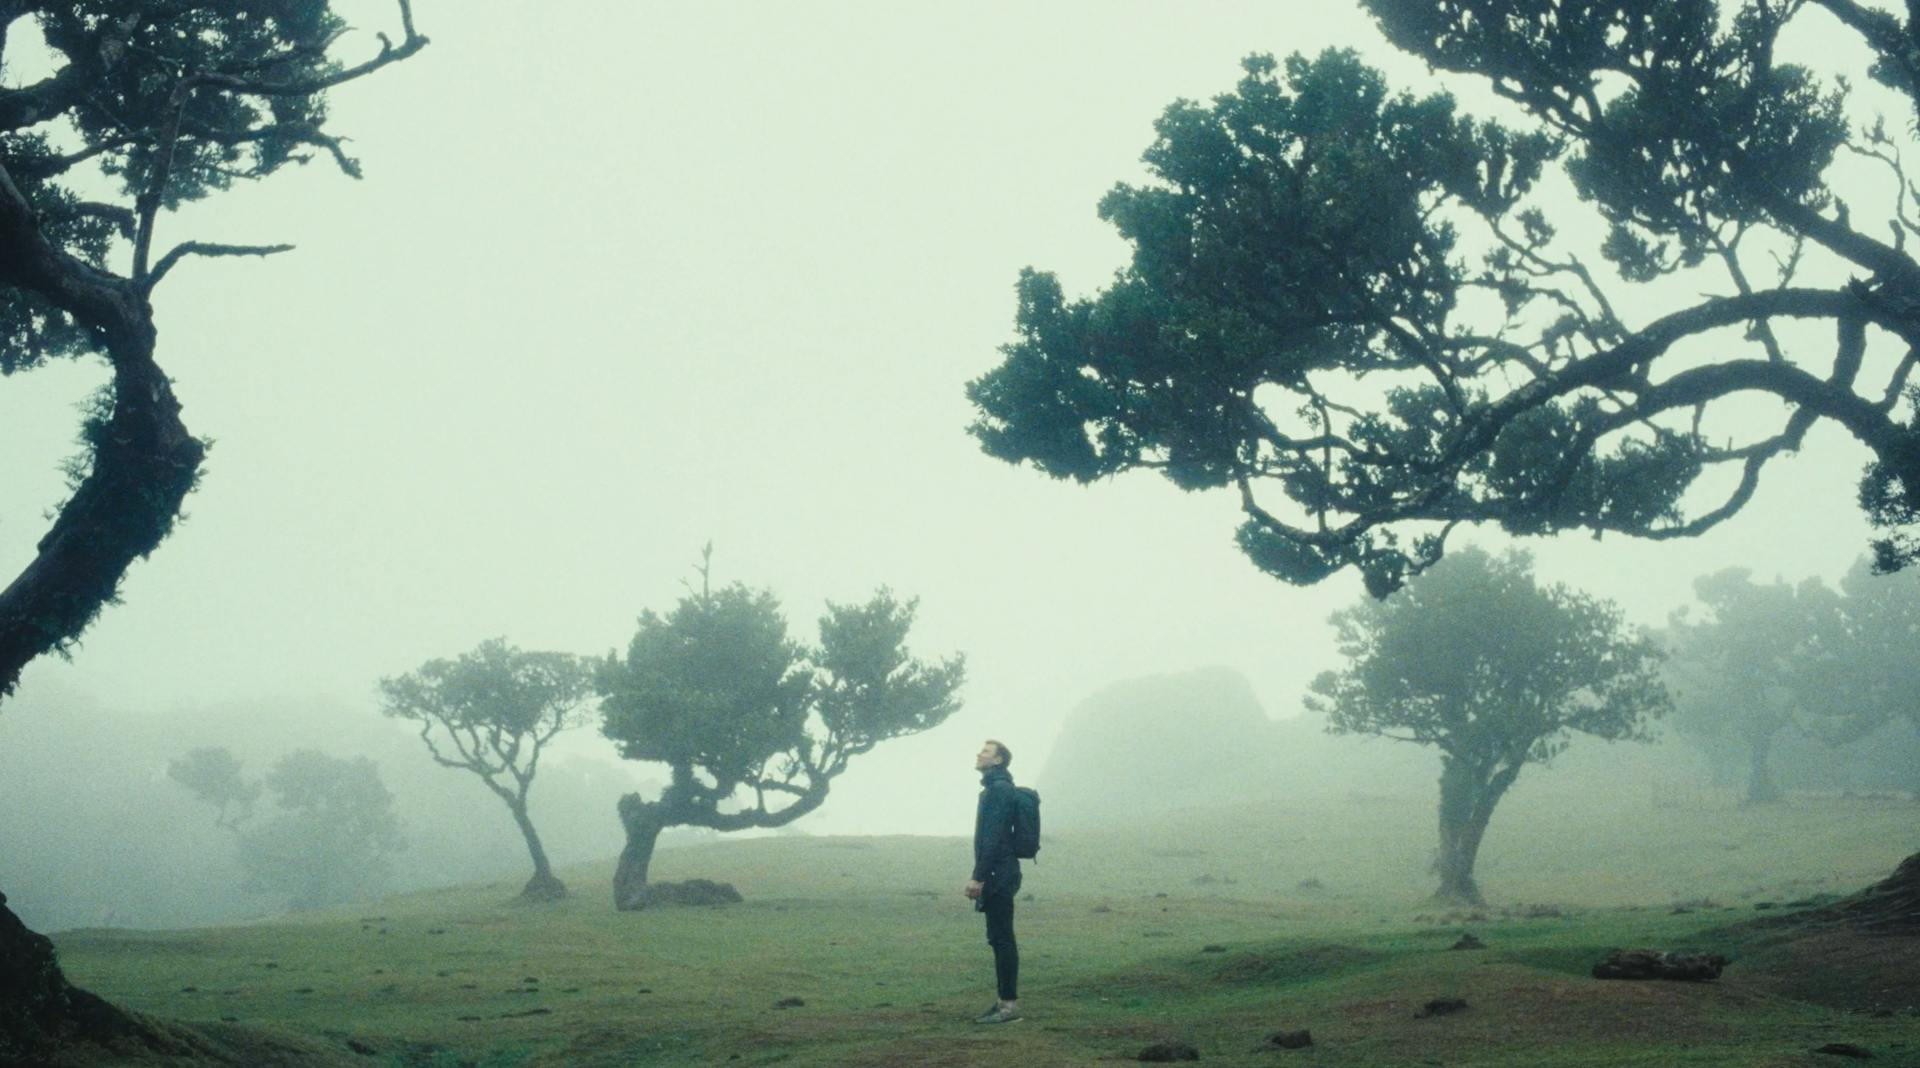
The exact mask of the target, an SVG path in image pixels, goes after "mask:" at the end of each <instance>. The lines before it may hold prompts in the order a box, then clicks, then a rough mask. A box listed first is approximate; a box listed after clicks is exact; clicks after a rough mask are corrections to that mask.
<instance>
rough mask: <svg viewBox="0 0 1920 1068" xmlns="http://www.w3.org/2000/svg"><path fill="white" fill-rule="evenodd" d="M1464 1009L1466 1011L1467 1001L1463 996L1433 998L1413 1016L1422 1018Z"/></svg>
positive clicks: (1445, 1014)
mask: <svg viewBox="0 0 1920 1068" xmlns="http://www.w3.org/2000/svg"><path fill="white" fill-rule="evenodd" d="M1465 1011H1467V1003H1466V1000H1465V999H1464V998H1434V999H1433V1000H1432V1001H1429V1002H1427V1003H1426V1005H1425V1006H1423V1007H1422V1008H1421V1009H1420V1011H1419V1012H1416V1013H1414V1014H1413V1018H1414V1019H1416V1020H1424V1019H1426V1018H1427V1017H1429V1016H1451V1015H1453V1014H1454V1013H1456V1012H1465Z"/></svg>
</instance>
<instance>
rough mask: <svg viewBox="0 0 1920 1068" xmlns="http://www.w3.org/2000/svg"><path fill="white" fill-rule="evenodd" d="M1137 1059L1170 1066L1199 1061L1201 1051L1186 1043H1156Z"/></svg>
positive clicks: (1143, 1051)
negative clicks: (1171, 1064) (1170, 1064)
mask: <svg viewBox="0 0 1920 1068" xmlns="http://www.w3.org/2000/svg"><path fill="white" fill-rule="evenodd" d="M1135 1059H1136V1060H1142V1061H1149V1062H1153V1063H1157V1064H1168V1063H1171V1062H1173V1061H1197V1060H1199V1059H1200V1051H1199V1050H1197V1049H1194V1048H1193V1047H1192V1046H1189V1045H1187V1044H1186V1043H1185V1042H1175V1041H1168V1042H1155V1043H1154V1044H1153V1045H1151V1046H1148V1047H1147V1048H1146V1049H1143V1050H1141V1051H1140V1056H1139V1057H1137V1058H1135Z"/></svg>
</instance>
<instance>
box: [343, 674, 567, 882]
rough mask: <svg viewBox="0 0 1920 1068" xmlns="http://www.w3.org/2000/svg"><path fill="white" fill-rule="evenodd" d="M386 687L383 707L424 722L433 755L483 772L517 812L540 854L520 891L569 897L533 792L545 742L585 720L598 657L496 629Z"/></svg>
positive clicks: (533, 851)
mask: <svg viewBox="0 0 1920 1068" xmlns="http://www.w3.org/2000/svg"><path fill="white" fill-rule="evenodd" d="M380 693H381V697H382V699H383V700H382V706H381V708H382V711H384V712H385V713H386V714H387V715H389V716H392V717H394V718H396V719H406V720H412V721H413V722H414V723H416V724H418V725H419V728H420V740H421V741H422V742H425V743H426V746H427V752H428V753H430V754H431V755H432V756H433V759H434V762H435V763H437V764H439V765H440V766H442V767H448V768H459V769H461V770H463V771H470V772H472V773H473V774H475V775H478V776H479V777H480V781H481V782H484V783H486V784H487V789H489V790H491V791H493V793H494V796H496V797H498V798H499V799H500V800H501V801H502V802H503V803H505V804H506V806H507V811H509V812H511V813H513V822H514V825H515V826H517V827H519V828H520V835H521V837H523V838H525V839H526V842H527V852H528V853H529V854H530V855H531V856H532V857H533V877H532V878H530V879H528V880H527V885H526V886H525V887H524V888H523V889H522V890H521V891H520V896H521V897H523V898H527V899H529V900H541V901H557V900H559V899H560V898H563V897H566V896H567V886H566V884H565V883H563V882H561V881H560V880H559V879H558V878H557V877H556V876H555V875H554V874H553V866H552V865H551V864H549V863H548V861H547V851H546V848H545V847H543V846H542V845H541V844H540V833H539V832H538V831H536V830H535V829H534V826H533V818H532V816H531V815H530V814H529V813H528V809H527V794H528V792H529V791H531V790H532V789H533V777H534V775H535V774H537V773H538V772H539V770H540V754H541V752H542V751H543V750H544V749H545V748H546V746H547V743H548V742H551V741H553V740H554V738H555V737H556V736H558V735H559V734H560V732H561V731H564V730H568V729H571V728H573V727H578V726H580V725H582V724H583V723H585V722H586V721H587V718H588V713H589V709H588V706H587V699H588V698H589V697H591V696H592V694H593V671H592V667H591V665H590V664H588V663H587V662H584V661H582V660H580V659H579V658H578V657H575V656H571V655H569V654H566V653H530V652H523V651H521V650H519V649H516V648H514V647H513V646H511V645H508V644H507V643H506V640H505V639H501V638H496V639H494V640H492V641H487V642H482V643H481V644H480V647H479V648H477V649H475V650H474V651H472V652H470V653H462V654H460V656H458V657H456V658H455V659H452V660H444V659H443V660H430V661H428V662H427V663H425V664H422V665H421V666H420V668H419V669H418V670H416V671H411V672H408V673H407V674H405V675H401V676H398V677H397V678H391V679H382V680H380Z"/></svg>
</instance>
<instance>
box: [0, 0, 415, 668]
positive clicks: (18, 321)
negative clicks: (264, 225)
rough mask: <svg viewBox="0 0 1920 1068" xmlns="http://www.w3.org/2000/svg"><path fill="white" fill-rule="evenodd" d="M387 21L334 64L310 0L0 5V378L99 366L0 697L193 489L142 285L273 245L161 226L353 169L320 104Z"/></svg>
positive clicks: (3, 619)
mask: <svg viewBox="0 0 1920 1068" xmlns="http://www.w3.org/2000/svg"><path fill="white" fill-rule="evenodd" d="M397 7H398V11H399V14H400V23H401V27H402V29H403V31H404V37H403V38H402V39H401V40H400V41H399V42H398V43H397V44H396V43H394V42H393V41H391V40H389V39H387V38H386V37H385V36H381V37H380V38H379V46H378V49H377V51H375V50H373V49H372V48H371V46H367V47H368V50H369V51H371V52H372V55H371V57H370V58H367V59H365V60H364V61H362V62H359V63H357V64H353V65H347V64H345V63H343V62H342V61H340V60H339V59H338V58H337V55H336V52H335V45H336V42H337V41H338V39H339V38H340V37H341V36H342V34H343V33H344V32H345V30H346V25H345V23H344V22H343V21H342V19H341V18H340V17H339V16H337V15H336V14H334V13H333V11H332V8H331V5H330V3H329V2H328V0H221V2H187V3H171V2H164V3H163V2H159V0H88V2H82V3H67V4H54V3H36V2H32V0H16V2H8V3H0V69H5V70H6V71H7V75H8V76H7V78H6V79H5V82H6V84H4V85H0V378H4V377H6V376H10V375H13V374H15V373H19V372H23V371H27V370H31V369H32V368H35V367H38V366H40V365H41V364H44V363H45V362H46V361H48V360H50V359H57V358H63V357H75V356H81V355H98V356H100V357H102V358H104V359H105V361H106V362H107V364H108V365H109V366H110V368H111V369H112V374H113V377H112V380H111V382H110V383H109V384H108V385H107V386H106V387H105V388H104V389H103V392H102V394H101V397H100V403H99V404H98V405H97V406H96V408H95V410H91V411H89V413H88V416H87V418H86V422H85V425H84V426H83V428H82V434H81V441H82V445H83V448H84V450H85V451H84V453H83V455H82V456H80V457H79V458H78V459H77V460H75V461H72V462H71V463H70V464H69V465H68V466H69V473H70V474H71V475H72V476H73V477H72V483H73V494H72V496H71V497H70V498H68V499H67V500H66V501H64V502H62V503H61V504H60V505H59V506H58V508H57V511H56V515H55V517H54V524H53V526H52V528H51V529H50V530H49V531H48V532H47V534H46V536H45V537H44V538H42V539H40V540H39V542H38V543H37V550H38V552H37V555H36V557H35V559H34V560H33V561H32V562H31V566H29V567H27V568H26V569H24V570H23V572H22V573H21V576H20V580H19V581H17V582H12V583H5V584H0V591H4V592H0V697H3V696H5V695H6V694H8V693H10V692H11V691H12V689H13V686H14V683H15V681H16V680H17V679H18V677H19V673H20V670H21V668H22V667H24V666H25V664H26V663H28V662H29V661H31V660H32V659H33V658H35V657H37V656H40V655H42V654H44V653H47V652H59V653H64V652H65V651H66V649H67V648H68V647H69V646H70V645H71V643H72V642H73V641H74V640H75V639H77V638H78V637H79V636H80V634H81V633H83V632H84V631H85V630H86V628H87V626H88V625H89V624H90V623H91V622H92V620H93V618H94V617H95V616H96V615H97V614H98V612H99V610H100V608H101V606H103V605H105V604H108V603H111V602H112V600H113V599H114V597H115V596H116V594H117V592H118V589H119V584H120V580H121V577H122V576H123V575H124V574H125V571H126V569H127V567H128V566H129V565H130V564H131V563H132V561H134V560H136V559H139V558H141V557H144V556H146V555H147V554H148V553H150V552H152V551H153V550H154V548H156V547H157V546H158V545H159V544H160V542H161V541H163V540H164V539H165V538H166V537H167V535H168V534H169V533H170V532H171V531H172V528H173V523H174V521H175V519H176V518H177V517H178V515H179V513H180V508H181V502H182V501H183V500H184V499H185V497H186V495H187V494H188V493H189V492H190V491H191V490H192V488H193V486H194V484H195V482H196V480H197V478H198V475H199V470H200V464H201V461H202V459H203V458H204V456H205V452H206V443H205V442H204V441H202V440H200V439H198V438H195V437H194V436H193V435H192V434H190V433H188V431H187V429H186V427H185V425H184V424H183V423H182V422H181V420H180V415H179V411H180V404H179V402H178V401H177V400H175V398H174V396H173V393H172V388H171V383H170V382H169V380H168V379H167V376H166V375H165V373H164V372H163V371H162V370H161V369H160V367H159V366H158V364H157V363H156V362H155V360H154V355H155V352H154V349H155V341H156V337H157V332H156V330H155V327H154V323H153V314H154V313H153V305H152V296H153V293H154V289H155V287H156V286H157V285H158V284H159V283H160V282H161V281H162V280H163V279H164V278H165V277H166V276H167V275H168V274H169V273H170V272H171V271H172V270H173V268H174V267H176V266H177V265H178V264H180V263H181V262H182V261H184V260H186V259H189V258H193V257H199V256H265V255H270V254H273V253H277V252H283V251H286V248H287V246H283V245H227V244H214V243H209V242H203V241H196V240H191V239H190V238H189V239H186V240H182V239H181V238H182V237H186V236H188V235H163V234H162V231H163V230H164V229H165V226H164V220H165V219H167V218H168V217H169V213H171V212H173V211H175V210H176V209H178V208H180V207H183V206H185V205H187V204H190V203H192V202H195V201H198V200H202V199H204V198H206V197H209V196H212V195H213V194H215V193H218V192H221V191H223V190H225V189H227V188H229V187H230V186H231V185H232V184H233V183H234V182H235V181H242V180H255V179H260V178H265V177H267V176H269V175H271V174H273V173H275V172H276V171H278V170H279V169H280V168H282V167H284V166H285V165H287V164H289V163H297V162H304V161H305V160H306V159H308V158H310V157H311V156H312V155H313V154H315V153H325V154H327V155H328V156H329V157H330V158H331V159H332V160H333V162H334V163H335V164H337V165H338V166H339V167H340V168H341V170H343V171H344V172H345V173H347V174H349V175H353V176H356V177H357V176H358V174H359V167H358V164H357V163H355V161H354V160H353V159H352V158H351V157H349V156H348V155H347V154H346V153H345V152H344V151H343V150H342V147H341V140H340V138H339V137H338V136H337V135H336V134H334V133H331V132H329V131H328V130H327V128H326V125H327V108H326V91H327V90H329V89H331V88H333V87H335V86H337V85H340V84H343V83H345V82H348V81H352V80H354V79H356V78H359V77H361V76H362V75H365V74H368V73H371V72H373V71H376V70H378V69H380V68H382V67H384V66H386V65H387V64H389V63H392V62H396V61H399V60H402V59H405V58H407V57H409V56H411V55H413V54H414V53H416V52H418V51H419V50H420V49H421V48H423V47H425V45H426V43H427V42H426V38H424V37H421V36H420V35H419V34H417V33H416V32H414V28H413V20H412V13H411V10H410V8H409V6H408V2H407V0H398V3H397ZM35 44H38V45H43V46H44V60H42V58H41V57H40V56H36V57H35V61H34V65H33V66H31V67H30V66H28V65H26V64H23V63H22V62H21V58H22V55H23V54H25V53H26V52H27V51H28V50H29V48H30V46H31V45H35ZM40 66H44V68H45V71H46V73H45V74H44V76H40V75H39V71H38V70H36V69H35V68H36V67H40ZM97 197H104V199H94V198H97ZM162 236H166V237H167V238H168V243H167V244H157V242H158V241H159V239H160V238H161V237H162Z"/></svg>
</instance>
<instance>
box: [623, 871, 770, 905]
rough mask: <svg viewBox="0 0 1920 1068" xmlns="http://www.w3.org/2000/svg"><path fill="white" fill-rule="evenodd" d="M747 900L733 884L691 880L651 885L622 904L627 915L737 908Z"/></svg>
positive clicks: (647, 885) (629, 896) (636, 892)
mask: <svg viewBox="0 0 1920 1068" xmlns="http://www.w3.org/2000/svg"><path fill="white" fill-rule="evenodd" d="M742 900H744V899H743V898H741V896H740V891H738V890H735V889H734V888H733V885H732V884H731V883H716V882H714V881H712V880H710V879H688V880H687V881H686V882H684V883H647V884H645V885H644V886H642V887H640V888H639V889H638V890H636V891H634V892H633V893H631V894H629V895H627V897H626V899H625V900H624V901H621V902H619V907H620V908H621V910H623V911H629V912H630V911H633V910H635V909H648V908H656V907H660V906H665V905H737V904H739V903H740V902H741V901H742Z"/></svg>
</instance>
